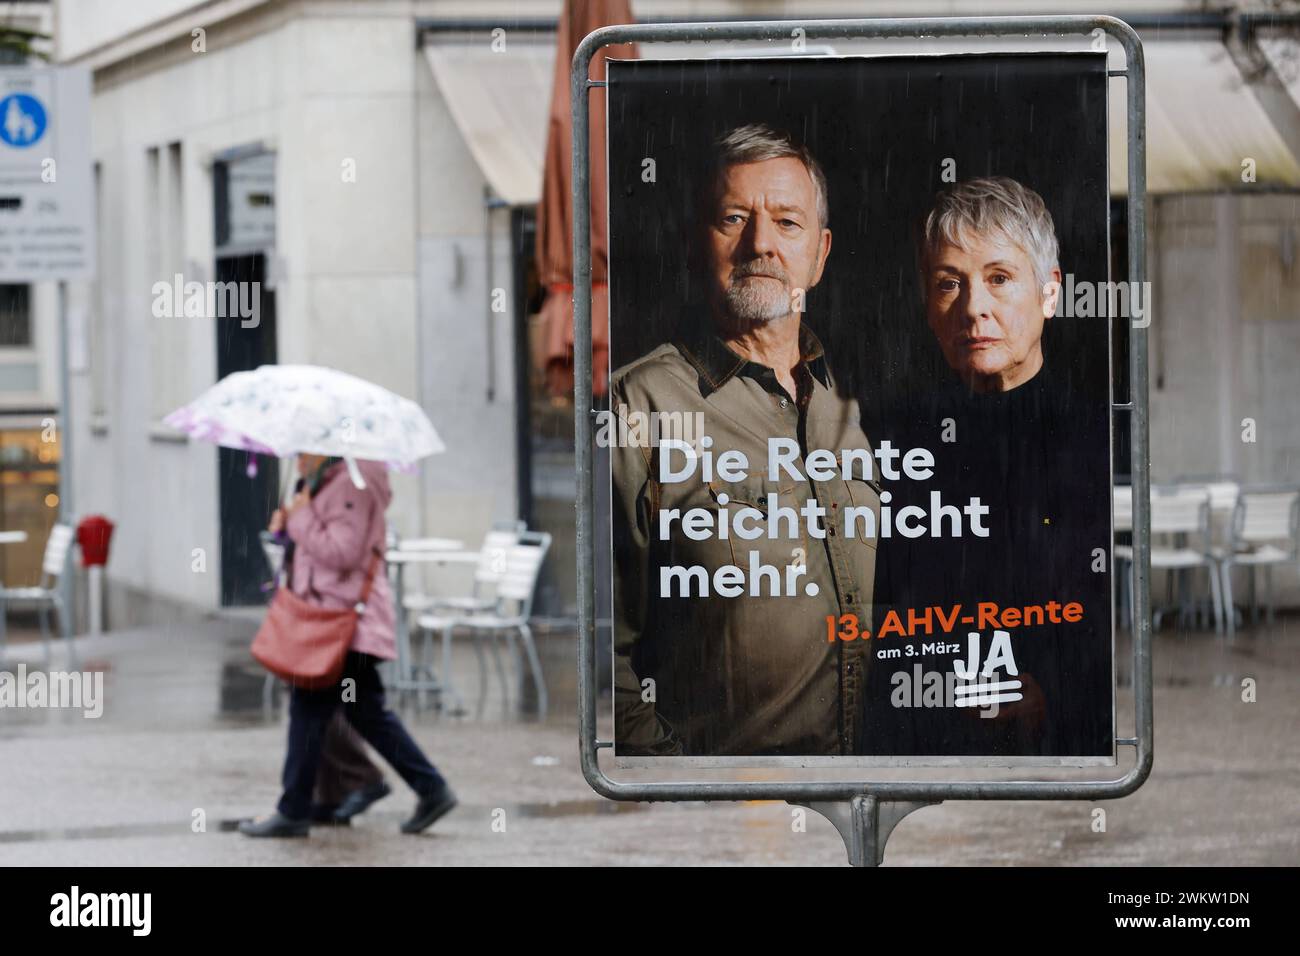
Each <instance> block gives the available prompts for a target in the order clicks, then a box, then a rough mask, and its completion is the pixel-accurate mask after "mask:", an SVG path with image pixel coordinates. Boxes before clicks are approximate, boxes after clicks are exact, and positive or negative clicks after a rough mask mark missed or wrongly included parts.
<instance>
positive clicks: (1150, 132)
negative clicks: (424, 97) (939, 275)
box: [424, 35, 1300, 204]
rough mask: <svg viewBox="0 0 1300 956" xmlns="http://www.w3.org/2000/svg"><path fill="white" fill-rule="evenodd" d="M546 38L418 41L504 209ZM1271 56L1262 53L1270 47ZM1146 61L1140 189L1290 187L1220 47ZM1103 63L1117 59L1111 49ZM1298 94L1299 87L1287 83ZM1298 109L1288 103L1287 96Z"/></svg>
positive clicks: (1293, 173) (1208, 42)
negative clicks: (1251, 166) (499, 45)
mask: <svg viewBox="0 0 1300 956" xmlns="http://www.w3.org/2000/svg"><path fill="white" fill-rule="evenodd" d="M548 40H550V37H548V36H546V35H540V36H538V37H537V39H536V40H535V41H534V40H532V39H529V40H528V41H527V42H519V41H517V40H515V39H514V38H512V39H511V43H512V46H511V47H510V51H509V53H492V52H491V51H490V50H489V49H488V48H487V45H486V44H484V43H483V42H482V39H481V38H478V39H477V42H475V43H474V44H472V45H471V44H468V43H463V42H459V43H458V42H445V43H444V42H434V41H430V42H428V43H426V45H425V47H424V51H425V56H426V57H427V58H428V61H429V64H430V66H431V67H432V68H433V73H434V76H435V77H436V79H437V82H438V86H439V88H440V89H441V90H442V93H443V95H444V96H445V97H446V99H447V103H448V106H449V107H450V109H451V112H452V116H453V117H454V118H455V121H456V125H457V126H458V127H459V128H460V131H461V133H462V135H463V136H464V138H465V142H466V143H467V145H468V146H469V149H470V151H471V152H472V153H473V155H474V158H475V159H476V160H477V161H478V164H479V167H480V168H481V169H482V171H483V174H484V176H485V177H486V178H487V180H488V182H489V183H490V184H491V186H492V188H493V190H494V191H495V192H496V193H497V195H499V196H500V197H501V198H502V199H504V200H505V201H506V202H508V203H511V204H531V203H535V202H537V200H538V197H539V195H540V190H541V181H542V172H541V171H542V158H543V153H544V152H545V148H546V112H547V103H548V97H549V93H550V77H551V72H550V71H551V68H552V63H553V58H554V55H555V53H554V49H553V44H552V42H547V41H548ZM1088 42H1089V41H1088V39H1087V38H1083V39H1080V40H1016V41H1003V42H1001V43H998V42H995V41H971V40H951V41H946V40H914V41H907V40H900V41H893V42H890V43H885V42H884V41H836V42H834V43H833V44H826V45H822V44H818V45H817V48H818V49H819V50H820V49H825V50H826V51H827V52H831V51H833V52H834V53H835V54H836V55H840V56H861V55H868V56H872V55H876V56H879V55H889V54H894V55H897V54H913V53H916V54H927V53H929V54H934V53H947V52H953V53H957V52H975V51H991V50H1013V49H1021V50H1023V49H1040V50H1069V49H1075V50H1086V49H1088ZM761 52H763V48H762V47H761V46H757V47H756V46H755V44H752V43H750V44H739V43H737V44H727V45H721V44H717V45H709V46H708V47H706V46H705V45H703V44H680V45H679V44H664V45H655V46H654V47H647V48H646V49H645V50H643V51H642V55H643V56H646V57H650V58H678V57H699V56H718V55H741V56H743V55H754V54H756V53H761ZM1270 52H1272V51H1270ZM1145 54H1146V66H1147V188H1148V191H1149V192H1151V193H1174V192H1187V191H1197V190H1218V189H1227V188H1233V187H1237V188H1240V187H1241V185H1242V179H1241V172H1242V165H1241V164H1242V160H1243V159H1245V158H1247V157H1249V158H1251V159H1254V160H1255V168H1256V179H1257V182H1258V183H1259V184H1267V185H1272V186H1282V187H1300V160H1297V157H1296V156H1294V155H1292V153H1291V151H1290V150H1289V149H1288V148H1287V146H1286V143H1285V141H1284V140H1283V139H1282V137H1281V136H1280V135H1279V134H1278V132H1277V130H1276V129H1275V128H1274V125H1273V123H1272V122H1271V121H1270V119H1269V115H1268V113H1267V111H1266V110H1265V109H1264V107H1263V106H1261V104H1260V102H1259V100H1258V99H1257V98H1256V96H1255V94H1254V92H1253V91H1252V90H1251V88H1250V87H1249V86H1248V85H1247V83H1246V81H1245V79H1244V78H1243V77H1242V74H1241V71H1240V70H1239V69H1238V68H1237V65H1236V64H1235V63H1234V62H1233V60H1232V57H1231V56H1230V55H1229V53H1228V51H1227V49H1226V48H1225V47H1224V46H1223V44H1222V43H1220V42H1218V41H1217V40H1212V39H1204V40H1200V39H1185V38H1179V39H1171V40H1155V41H1151V42H1148V43H1147V44H1146V45H1145ZM1110 57H1111V68H1112V69H1115V70H1120V69H1123V67H1124V55H1123V52H1122V51H1121V50H1119V49H1118V48H1117V47H1116V45H1115V44H1111V51H1110ZM1288 85H1289V86H1290V88H1291V91H1292V94H1293V95H1300V81H1294V80H1293V82H1292V83H1289V84H1288ZM1125 95H1126V91H1125V86H1124V83H1123V81H1121V80H1116V81H1114V82H1113V83H1112V85H1111V97H1110V103H1111V119H1110V129H1111V135H1110V162H1111V167H1110V177H1111V192H1112V193H1114V194H1117V195H1122V194H1124V193H1125V192H1127V186H1128V168H1127V167H1128V163H1127V159H1126V152H1125V150H1126V148H1127V147H1126V143H1127V141H1126V138H1125V133H1124V130H1125V115H1126V109H1125V99H1124V98H1125ZM1298 102H1300V100H1298Z"/></svg>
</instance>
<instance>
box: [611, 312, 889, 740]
mask: <svg viewBox="0 0 1300 956" xmlns="http://www.w3.org/2000/svg"><path fill="white" fill-rule="evenodd" d="M800 347H801V352H802V355H803V358H802V359H801V361H800V364H799V365H798V366H797V367H796V368H795V369H794V375H795V381H796V384H797V386H798V394H797V395H795V396H791V395H789V394H788V393H786V391H785V389H784V388H783V387H782V386H781V385H780V384H779V383H778V381H777V378H776V374H775V373H774V372H773V370H772V369H770V368H767V367H766V366H763V365H759V364H757V363H754V362H750V361H747V360H745V359H744V358H742V357H741V356H739V355H737V354H736V353H735V352H733V351H732V350H731V349H730V348H729V347H728V346H727V344H726V343H725V342H724V341H723V340H722V339H720V338H718V337H716V336H715V335H713V334H710V333H705V334H701V335H699V336H698V337H696V338H693V339H691V340H690V341H684V340H682V341H675V342H672V343H669V344H666V345H662V346H660V347H659V348H656V349H655V350H653V351H652V352H650V353H649V354H647V355H645V356H643V357H642V358H640V359H639V360H637V361H635V362H633V363H631V364H629V365H627V366H625V367H623V368H621V369H619V370H618V371H616V372H615V373H614V375H613V379H612V387H611V392H610V409H611V411H612V412H613V413H614V415H615V416H616V417H617V419H621V421H619V425H620V428H623V429H625V431H624V437H629V436H630V437H632V438H633V439H634V440H628V441H625V442H623V443H622V444H617V445H615V446H614V447H612V448H611V467H612V472H613V475H612V477H613V539H614V540H613V544H614V668H615V674H614V693H615V752H616V753H617V754H618V755H619V756H629V755H689V756H755V755H764V756H767V755H782V756H825V755H835V754H851V753H853V752H854V749H855V739H856V736H857V734H858V733H859V732H860V731H859V728H858V727H857V726H856V724H857V722H858V720H859V717H858V711H859V707H858V704H859V698H860V695H861V693H862V686H863V674H864V668H865V666H866V658H867V652H868V651H869V642H868V641H866V640H862V639H859V640H854V641H842V640H840V639H839V638H838V637H836V638H834V639H831V638H830V637H829V632H828V623H827V618H828V617H833V618H835V621H834V624H833V627H834V630H835V631H837V632H838V631H839V630H840V615H842V614H850V613H851V614H856V615H857V617H858V620H859V622H861V626H862V628H863V629H868V628H869V627H870V624H871V593H872V584H873V578H874V574H875V563H876V561H875V559H876V540H875V537H874V536H873V535H871V534H870V533H869V528H868V527H867V524H866V522H865V521H862V522H858V523H857V527H856V528H855V532H854V534H853V535H852V536H846V535H845V533H844V529H845V522H844V521H843V514H844V511H843V509H845V508H846V507H857V508H859V509H861V508H864V507H866V508H870V509H871V511H872V513H873V518H874V519H878V517H879V508H880V498H879V488H880V486H879V484H878V483H877V482H876V480H875V479H876V478H877V477H878V471H877V470H876V469H877V468H878V466H877V464H876V462H875V461H874V460H871V461H870V462H869V463H868V464H867V468H868V469H870V470H869V471H864V470H863V469H862V468H860V467H858V468H855V469H854V470H853V477H851V478H850V479H849V480H844V478H843V477H842V470H841V469H839V468H838V467H837V468H836V476H835V478H834V479H833V480H829V481H813V480H811V479H809V478H808V476H807V471H806V469H805V467H804V459H805V457H806V456H807V454H808V453H809V452H810V451H812V450H814V449H827V450H828V451H831V452H833V453H834V454H835V455H836V456H837V460H840V461H842V458H841V457H840V456H841V454H842V450H843V449H867V450H868V451H869V450H870V446H869V445H868V442H867V436H866V435H865V434H863V432H862V429H861V427H860V425H859V419H858V408H857V403H856V402H855V401H854V400H852V399H850V398H847V397H845V396H844V395H841V394H840V393H839V391H838V390H837V388H836V384H835V382H834V381H832V378H831V374H830V371H829V368H828V366H827V363H826V359H825V356H824V354H823V352H822V347H821V344H820V343H819V342H818V341H817V338H816V336H814V335H813V333H812V332H811V331H810V330H809V329H808V328H807V326H802V327H801V329H800ZM695 412H700V413H703V419H702V429H703V433H704V434H705V435H707V436H708V437H709V438H711V439H712V444H711V445H708V444H707V443H705V442H701V441H700V438H701V436H700V435H699V434H693V435H692V434H690V429H691V427H692V426H691V423H696V425H697V426H698V424H699V423H700V419H699V417H698V416H692V414H691V413H695ZM651 413H660V416H661V417H660V421H661V422H662V428H661V431H662V432H663V437H681V438H684V439H694V446H695V447H696V448H697V450H699V451H700V452H701V453H703V452H705V451H706V450H707V451H708V452H710V453H712V455H713V458H714V461H715V462H716V461H717V459H718V457H719V456H720V455H721V454H722V453H723V452H725V451H727V450H730V449H736V450H739V451H741V452H743V453H744V455H745V456H746V458H747V459H748V468H747V469H745V473H746V476H747V477H746V478H745V479H744V480H742V481H724V480H721V479H719V478H718V477H717V475H716V471H715V474H714V480H712V481H709V482H705V481H703V480H702V479H701V472H700V471H699V470H697V471H696V473H695V474H694V475H693V476H692V477H691V478H690V479H688V480H685V481H681V482H664V481H660V464H659V457H660V455H661V453H664V452H665V451H666V449H665V448H664V447H663V446H662V444H660V445H658V446H657V447H656V446H652V443H651V442H649V441H645V440H640V441H638V440H635V439H636V438H638V437H639V438H642V439H644V438H645V435H644V434H642V435H640V436H637V434H636V429H637V428H638V427H641V430H642V432H644V427H643V426H644V423H645V422H646V421H647V420H650V419H651ZM674 413H675V414H674ZM673 428H680V429H684V430H685V431H684V433H682V434H680V435H674V434H672V433H671V432H672V429H673ZM696 430H697V431H698V427H697V428H696ZM652 433H653V431H652ZM773 437H786V438H789V439H793V440H794V441H796V442H798V445H799V456H798V459H797V462H798V472H799V477H798V478H796V477H793V476H790V475H789V474H788V473H786V472H782V473H781V475H780V476H779V477H778V478H777V479H776V480H773V479H772V478H771V477H770V475H769V471H768V464H769V463H768V450H769V446H768V441H769V439H770V438H773ZM683 460H684V456H683V455H682V454H681V453H680V452H675V453H673V456H672V458H671V459H670V461H673V462H675V463H676V464H677V465H678V466H680V464H681V463H682V461H683ZM772 493H775V494H776V496H777V497H776V499H775V503H776V505H777V506H778V507H781V506H788V507H789V508H792V509H794V510H795V511H800V509H801V508H802V507H803V505H804V502H805V501H807V500H809V499H814V500H815V501H816V502H818V503H819V504H820V505H821V506H822V508H824V509H825V515H826V517H825V519H822V520H820V521H819V522H818V524H819V525H820V527H822V528H823V529H824V531H825V536H824V537H823V538H818V537H816V536H815V535H813V534H811V533H810V532H809V528H808V521H807V520H806V519H805V516H804V514H803V513H802V512H800V514H799V515H798V521H797V522H794V523H793V528H791V526H790V523H789V522H787V523H782V524H779V525H778V536H777V537H774V538H772V537H767V536H764V537H760V538H758V539H756V540H742V539H740V538H738V537H736V536H734V535H733V536H730V537H727V538H723V537H722V536H721V535H720V534H719V533H717V524H715V525H714V533H713V534H711V535H710V536H708V537H707V538H705V539H704V540H692V539H691V538H690V537H688V536H687V534H686V533H685V532H684V530H683V522H682V521H681V520H669V521H668V522H667V528H668V532H669V534H668V538H667V540H660V538H661V535H660V524H661V522H662V521H663V518H662V516H661V512H662V511H664V510H665V509H678V510H679V512H680V513H681V514H682V515H685V514H686V512H687V510H688V509H691V508H702V509H707V510H708V511H709V512H710V513H712V514H713V515H715V516H717V517H716V518H715V521H716V522H718V523H720V521H721V517H722V516H721V514H720V513H721V512H722V511H727V512H730V514H729V515H728V517H729V518H731V519H732V521H731V522H729V523H730V524H732V525H733V526H734V519H735V518H736V517H737V515H738V513H739V512H740V511H741V510H742V509H746V508H752V509H757V511H758V513H759V514H760V515H762V516H763V518H767V517H769V514H768V508H769V497H768V496H769V494H772ZM755 519H756V516H755V514H754V512H752V511H751V512H749V513H748V519H747V527H750V528H752V527H753V526H754V525H755V524H757V525H758V526H759V527H764V528H766V525H765V524H764V522H763V521H761V520H760V521H756V520H755ZM871 526H872V527H875V526H876V521H875V520H873V521H872V523H871ZM750 552H756V557H754V556H751V554H750ZM754 560H758V561H761V563H762V564H764V565H769V566H774V567H775V569H776V574H777V575H779V578H780V584H781V587H782V589H783V590H785V589H786V588H787V585H788V581H787V570H786V568H787V566H788V565H802V566H803V567H804V568H805V569H806V573H805V574H803V575H800V576H798V577H796V578H794V579H793V587H790V588H789V590H790V591H791V592H793V593H790V594H788V596H772V595H771V588H770V586H769V585H770V577H768V578H765V577H764V576H763V575H754V574H752V573H750V567H751V561H754ZM726 565H734V566H737V567H739V568H741V569H742V570H744V571H745V572H746V573H745V579H744V590H743V592H742V593H741V596H737V597H724V596H721V595H720V594H719V593H718V591H719V590H722V588H720V587H715V579H714V572H715V571H716V570H717V569H718V568H720V567H723V566H726ZM693 566H700V567H702V568H703V569H704V570H705V572H707V575H708V586H707V589H704V590H706V596H699V594H700V590H702V589H701V588H698V587H697V586H696V585H697V584H698V582H692V583H691V587H690V588H689V592H688V593H689V596H683V591H684V590H685V589H684V588H683V587H682V586H681V583H680V582H679V581H674V582H672V583H671V585H670V586H669V587H668V588H667V590H666V592H665V587H664V583H663V582H662V581H661V570H660V569H661V568H664V567H685V568H690V567H693ZM755 579H757V582H758V584H759V585H760V593H759V594H752V593H751V587H753V583H754V580H755ZM727 583H734V577H733V578H731V579H728V582H727ZM809 585H812V587H809ZM809 591H815V593H808V592H809Z"/></svg>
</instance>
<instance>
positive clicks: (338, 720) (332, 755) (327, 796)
mask: <svg viewBox="0 0 1300 956" xmlns="http://www.w3.org/2000/svg"><path fill="white" fill-rule="evenodd" d="M383 782H384V775H383V773H382V771H380V769H379V768H378V767H376V766H375V765H374V763H373V762H372V761H371V759H370V757H369V755H368V754H367V753H366V745H365V743H364V742H363V741H362V739H361V735H360V734H358V733H357V732H356V729H355V728H354V727H353V726H352V725H351V724H350V723H348V719H347V717H345V716H344V715H343V710H342V709H341V708H340V709H338V710H335V711H334V716H333V717H331V718H330V722H329V724H328V726H327V728H326V730H325V743H324V745H323V747H322V748H321V755H320V770H319V771H318V772H317V773H316V792H315V793H314V794H312V798H311V799H312V803H317V804H320V805H321V806H323V807H337V806H338V805H339V804H340V803H342V802H343V798H344V797H346V796H347V795H348V794H349V793H351V792H352V791H354V790H369V789H371V788H373V787H376V786H378V785H379V784H381V783H383Z"/></svg>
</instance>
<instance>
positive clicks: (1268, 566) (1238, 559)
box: [1217, 487, 1300, 636]
mask: <svg viewBox="0 0 1300 956" xmlns="http://www.w3.org/2000/svg"><path fill="white" fill-rule="evenodd" d="M1217 558H1218V561H1219V573H1220V575H1221V577H1222V581H1223V595H1224V608H1225V612H1226V616H1227V624H1228V634H1229V636H1231V635H1232V634H1233V633H1234V631H1235V629H1236V624H1237V622H1236V609H1235V605H1234V603H1233V599H1232V569H1233V568H1234V567H1236V566H1241V567H1246V568H1249V569H1250V604H1251V620H1252V622H1257V621H1258V619H1259V602H1258V601H1257V600H1256V592H1255V569H1256V568H1263V569H1264V587H1265V589H1266V592H1267V601H1268V618H1267V620H1268V624H1269V626H1272V624H1273V611H1274V608H1273V568H1274V566H1276V565H1279V564H1291V563H1294V562H1296V561H1297V560H1300V488H1294V487H1265V488H1254V489H1248V490H1243V491H1242V493H1241V494H1240V495H1239V496H1238V498H1237V505H1236V507H1235V508H1234V509H1233V512H1232V527H1231V533H1230V535H1229V539H1228V547H1227V548H1226V549H1225V550H1223V551H1220V552H1218V554H1217Z"/></svg>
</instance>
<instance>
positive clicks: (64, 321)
mask: <svg viewBox="0 0 1300 956" xmlns="http://www.w3.org/2000/svg"><path fill="white" fill-rule="evenodd" d="M58 299H59V523H60V524H66V525H68V526H70V527H74V528H75V527H76V512H75V511H74V510H73V498H72V392H71V385H70V383H69V377H70V372H69V369H68V283H67V282H66V281H64V280H62V279H60V280H59V294H58ZM74 548H75V542H74V543H73V545H70V546H69V547H68V550H67V555H66V557H64V559H63V573H62V574H60V575H59V593H60V595H61V596H62V598H63V607H62V608H61V609H60V612H59V631H60V632H61V633H62V635H63V641H64V644H65V646H66V647H67V649H68V666H69V667H74V666H75V665H76V660H77V652H76V649H75V648H74V647H73V646H72V618H73V616H74V615H75V614H76V607H75V606H74V605H73V603H72V602H73V597H74V596H75V594H76V590H75V588H74V587H73V581H72V575H73V572H74V569H75V568H76V562H75V561H74V560H73V558H72V553H73V549H74Z"/></svg>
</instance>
